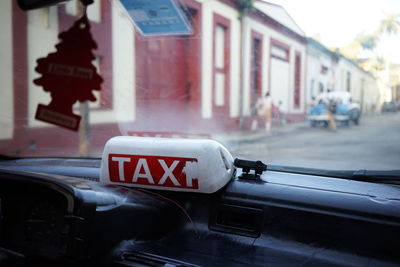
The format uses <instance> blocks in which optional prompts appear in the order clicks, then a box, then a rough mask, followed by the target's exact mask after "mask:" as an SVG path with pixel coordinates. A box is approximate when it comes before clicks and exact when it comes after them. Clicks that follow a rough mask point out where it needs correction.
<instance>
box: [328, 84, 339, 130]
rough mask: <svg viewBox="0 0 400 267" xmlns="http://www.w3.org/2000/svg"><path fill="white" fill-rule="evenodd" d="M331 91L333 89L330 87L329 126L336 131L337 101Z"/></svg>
mask: <svg viewBox="0 0 400 267" xmlns="http://www.w3.org/2000/svg"><path fill="white" fill-rule="evenodd" d="M330 92H331V91H330V90H329V89H328V99H327V102H328V104H327V107H328V119H329V124H328V127H329V129H330V130H332V131H336V118H335V113H336V106H337V103H336V101H335V99H334V98H333V97H332V94H330Z"/></svg>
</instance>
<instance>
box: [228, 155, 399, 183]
mask: <svg viewBox="0 0 400 267" xmlns="http://www.w3.org/2000/svg"><path fill="white" fill-rule="evenodd" d="M233 164H234V165H235V167H237V168H241V169H242V174H241V176H239V178H240V179H250V180H258V179H260V175H261V174H262V173H263V172H265V171H275V172H287V173H296V174H304V175H314V176H320V177H322V178H339V179H346V180H354V181H360V182H369V183H384V184H394V185H400V170H391V171H378V170H356V171H354V170H343V171H341V170H327V169H316V168H305V167H292V166H283V165H266V164H264V163H262V162H261V161H252V160H243V159H238V158H236V159H235V161H234V163H233ZM251 170H252V171H253V172H251Z"/></svg>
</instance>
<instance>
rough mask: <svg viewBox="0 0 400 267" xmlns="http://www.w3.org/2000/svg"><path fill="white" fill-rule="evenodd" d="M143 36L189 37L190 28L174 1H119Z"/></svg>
mask: <svg viewBox="0 0 400 267" xmlns="http://www.w3.org/2000/svg"><path fill="white" fill-rule="evenodd" d="M120 1H121V3H122V5H123V6H124V7H125V9H126V10H127V11H128V13H129V15H130V17H131V18H132V20H133V22H134V23H135V25H136V27H137V28H138V29H139V31H140V32H141V34H143V35H145V36H146V35H189V34H191V33H192V28H191V27H190V24H189V23H188V21H187V20H186V17H185V15H184V14H183V11H182V10H181V9H180V8H179V7H178V6H177V4H176V3H175V1H174V0H150V1H149V0H120Z"/></svg>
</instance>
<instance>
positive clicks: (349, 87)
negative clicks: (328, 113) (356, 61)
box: [346, 71, 351, 92]
mask: <svg viewBox="0 0 400 267" xmlns="http://www.w3.org/2000/svg"><path fill="white" fill-rule="evenodd" d="M346 90H347V92H350V90H351V72H350V71H348V72H347V75H346Z"/></svg>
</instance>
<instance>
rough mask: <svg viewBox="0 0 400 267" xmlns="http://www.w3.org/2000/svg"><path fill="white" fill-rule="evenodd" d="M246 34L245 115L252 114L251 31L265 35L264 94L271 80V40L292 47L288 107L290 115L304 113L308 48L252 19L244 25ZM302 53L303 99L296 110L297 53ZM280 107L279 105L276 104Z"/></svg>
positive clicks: (244, 69) (301, 98)
mask: <svg viewBox="0 0 400 267" xmlns="http://www.w3.org/2000/svg"><path fill="white" fill-rule="evenodd" d="M244 28H245V29H244V34H245V40H246V41H245V42H246V50H245V57H244V58H245V59H246V62H244V65H243V66H244V68H243V79H244V81H243V113H244V114H243V115H245V116H249V115H250V114H251V107H250V98H249V96H250V58H251V56H250V53H251V31H252V30H254V31H256V32H258V33H260V34H262V35H263V53H262V57H263V60H262V71H263V73H262V92H263V93H265V92H267V90H268V86H269V80H270V78H271V77H270V74H271V71H270V39H271V38H273V39H275V40H278V41H280V42H283V43H285V44H287V45H289V46H290V52H289V53H290V60H289V77H288V79H289V80H288V82H289V86H288V87H289V89H288V90H289V92H287V95H288V99H287V102H288V107H287V112H289V113H304V108H305V103H306V100H305V97H306V90H305V88H306V75H305V74H306V60H307V58H306V46H305V45H304V44H301V43H299V42H298V41H296V40H293V39H292V38H290V37H288V36H286V35H283V34H281V33H279V32H277V31H275V30H274V29H271V28H270V27H267V26H266V25H264V24H262V23H261V22H259V21H256V20H254V19H252V18H248V19H247V23H245V24H244ZM296 52H300V54H301V77H300V79H301V85H300V91H301V97H300V108H299V109H295V108H294V95H293V94H294V67H295V66H294V62H295V53H296ZM271 97H272V100H273V101H274V96H273V93H272V94H271ZM274 104H275V105H278V103H275V102H274Z"/></svg>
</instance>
